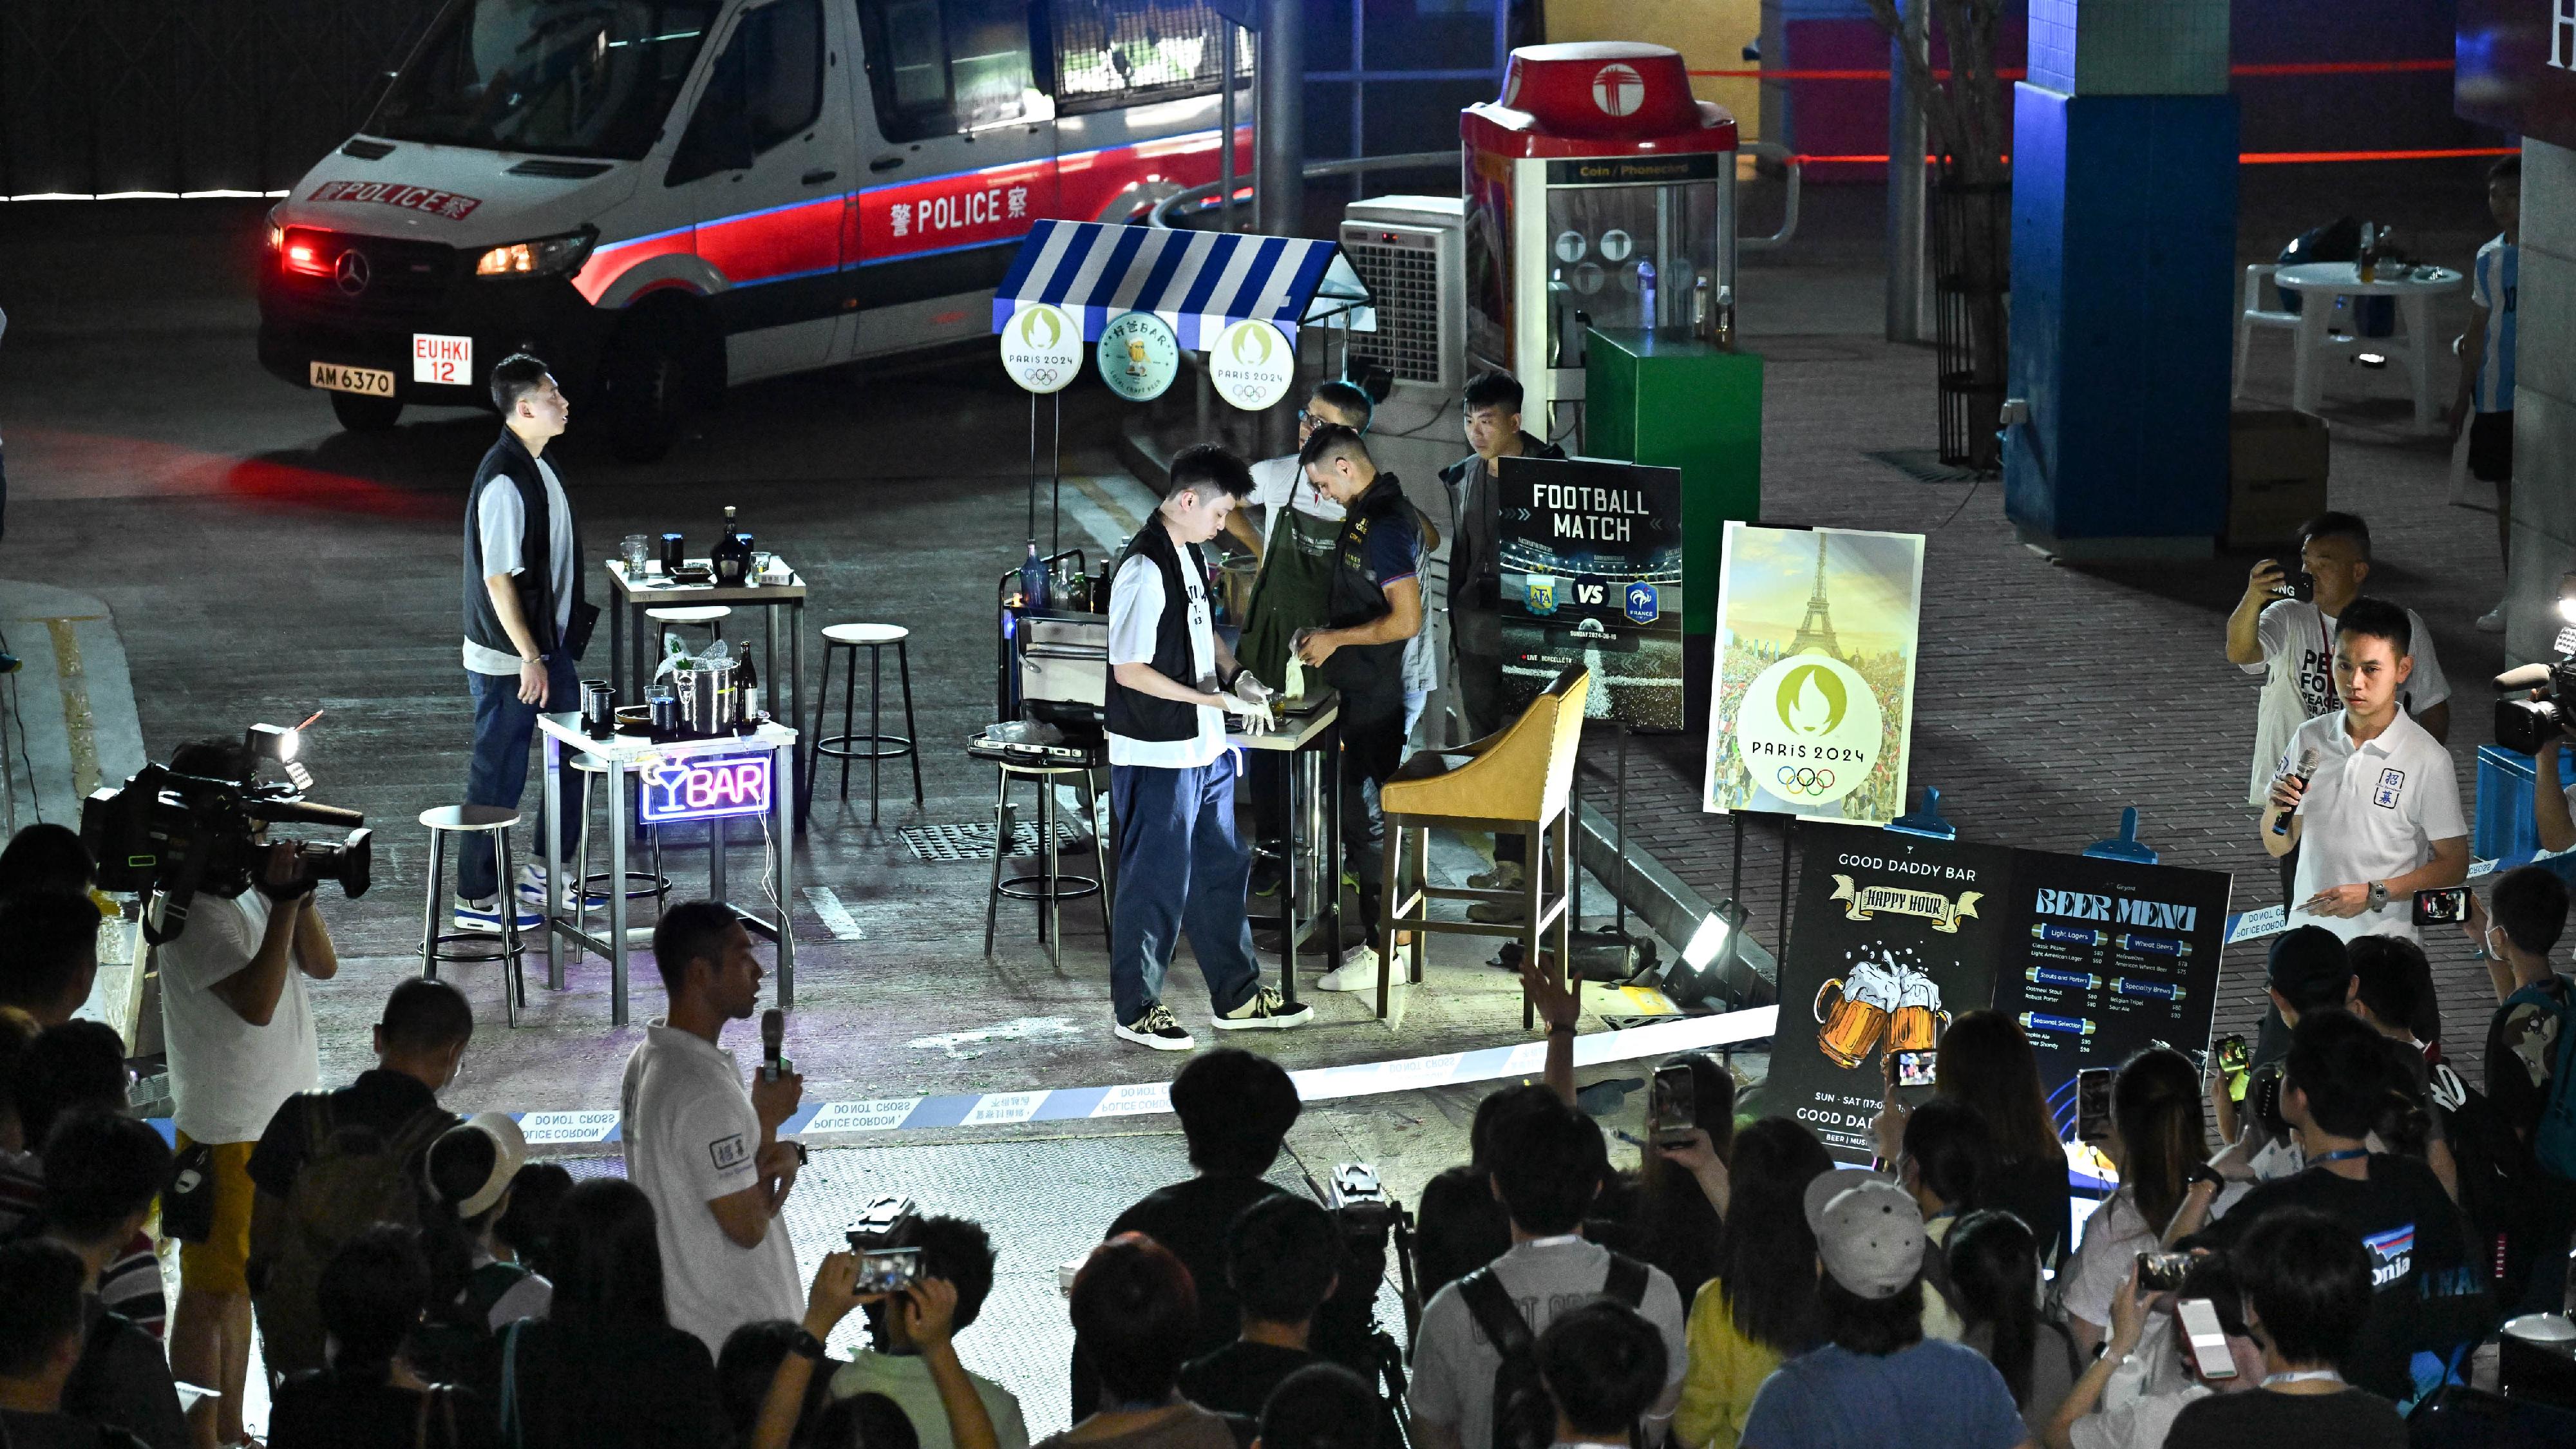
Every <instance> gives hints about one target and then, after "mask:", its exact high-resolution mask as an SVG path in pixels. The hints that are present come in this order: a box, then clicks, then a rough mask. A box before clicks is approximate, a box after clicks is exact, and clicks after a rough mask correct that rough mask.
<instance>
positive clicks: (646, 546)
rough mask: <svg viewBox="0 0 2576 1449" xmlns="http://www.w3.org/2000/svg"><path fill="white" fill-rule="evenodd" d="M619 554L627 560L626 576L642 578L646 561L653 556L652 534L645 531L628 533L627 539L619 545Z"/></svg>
mask: <svg viewBox="0 0 2576 1449" xmlns="http://www.w3.org/2000/svg"><path fill="white" fill-rule="evenodd" d="M618 554H619V556H620V557H622V558H624V559H625V560H626V576H627V577H628V578H630V579H638V578H642V577H643V576H644V564H645V561H646V560H648V559H650V558H652V557H653V538H652V535H650V534H643V533H630V534H628V535H626V541H625V542H624V543H622V544H620V545H619V546H618Z"/></svg>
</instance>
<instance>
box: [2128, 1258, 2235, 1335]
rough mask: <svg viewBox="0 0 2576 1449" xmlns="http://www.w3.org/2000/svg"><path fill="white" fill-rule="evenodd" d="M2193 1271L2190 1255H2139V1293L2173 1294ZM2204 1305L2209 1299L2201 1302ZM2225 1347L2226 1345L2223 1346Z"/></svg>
mask: <svg viewBox="0 0 2576 1449" xmlns="http://www.w3.org/2000/svg"><path fill="white" fill-rule="evenodd" d="M2190 1271H2191V1254H2189V1253H2140V1254H2139V1255H2138V1291H2139V1292H2141V1293H2171V1292H2173V1291H2174V1290H2175V1289H2177V1288H2180V1287H2181V1286H2182V1275H2183V1274H2185V1273H2188V1272H2190ZM2200 1301H2202V1302H2204V1303H2206V1302H2208V1301H2209V1300H2207V1299H2205V1298H2204V1299H2202V1300H2200ZM2221 1346H2222V1347H2224V1345H2221Z"/></svg>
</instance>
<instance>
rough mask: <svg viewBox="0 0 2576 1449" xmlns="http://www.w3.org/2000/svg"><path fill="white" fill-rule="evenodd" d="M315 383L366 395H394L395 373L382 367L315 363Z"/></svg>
mask: <svg viewBox="0 0 2576 1449" xmlns="http://www.w3.org/2000/svg"><path fill="white" fill-rule="evenodd" d="M313 385H314V386H315V387H320V388H328V389H330V390H331V391H333V392H354V393H359V394H362V395H364V396H366V397H392V396H393V395H394V375H393V374H392V373H391V372H389V371H387V370H386V369H384V368H381V367H350V366H347V365H345V364H343V363H337V362H317V363H314V364H313Z"/></svg>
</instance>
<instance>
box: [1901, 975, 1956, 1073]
mask: <svg viewBox="0 0 2576 1449" xmlns="http://www.w3.org/2000/svg"><path fill="white" fill-rule="evenodd" d="M1949 1024H1950V1013H1948V1012H1946V1011H1943V1010H1942V1009H1941V987H1940V985H1939V984H1938V983H1936V982H1934V981H1933V979H1932V978H1931V976H1930V975H1929V974H1927V973H1925V972H1923V971H1921V970H1918V969H1916V968H1914V967H1912V966H1907V967H1904V968H1902V970H1901V971H1900V973H1899V976H1898V986H1897V998H1896V1011H1895V1014H1894V1015H1893V1017H1892V1018H1891V1019H1890V1020H1889V1023H1888V1028H1887V1049H1888V1050H1889V1051H1892V1052H1906V1051H1928V1050H1930V1049H1931V1048H1933V1047H1935V1046H1938V1045H1939V1044H1940V1041H1941V1032H1942V1030H1943V1029H1944V1028H1946V1027H1948V1026H1949Z"/></svg>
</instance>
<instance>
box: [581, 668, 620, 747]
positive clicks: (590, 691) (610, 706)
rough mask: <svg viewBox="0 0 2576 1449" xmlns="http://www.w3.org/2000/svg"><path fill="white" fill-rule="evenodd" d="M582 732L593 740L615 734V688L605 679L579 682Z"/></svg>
mask: <svg viewBox="0 0 2576 1449" xmlns="http://www.w3.org/2000/svg"><path fill="white" fill-rule="evenodd" d="M581 723H582V730H583V732H584V733H586V734H588V735H589V736H590V737H591V738H592V739H594V740H604V739H607V738H609V737H610V736H612V735H614V734H616V733H617V686H615V685H613V684H611V683H609V682H608V681H607V680H605V679H585V680H583V681H582V682H581Z"/></svg>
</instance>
